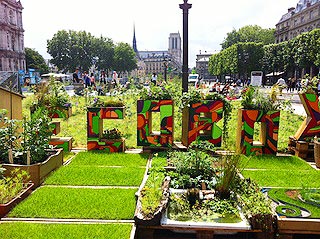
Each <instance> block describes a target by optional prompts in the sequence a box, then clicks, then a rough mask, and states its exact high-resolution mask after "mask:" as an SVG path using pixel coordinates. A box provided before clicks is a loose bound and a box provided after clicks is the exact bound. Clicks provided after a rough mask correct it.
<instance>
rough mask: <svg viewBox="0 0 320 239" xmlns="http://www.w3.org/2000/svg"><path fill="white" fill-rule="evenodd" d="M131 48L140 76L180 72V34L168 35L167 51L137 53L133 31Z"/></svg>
mask: <svg viewBox="0 0 320 239" xmlns="http://www.w3.org/2000/svg"><path fill="white" fill-rule="evenodd" d="M132 47H133V50H134V51H135V53H136V56H137V59H138V67H139V69H138V71H139V72H140V75H150V74H153V73H156V74H165V71H167V72H169V73H170V72H171V73H179V72H181V67H182V59H181V56H182V49H181V37H180V33H170V35H169V44H168V50H163V51H139V50H138V48H137V42H136V34H135V30H134V34H133V43H132Z"/></svg>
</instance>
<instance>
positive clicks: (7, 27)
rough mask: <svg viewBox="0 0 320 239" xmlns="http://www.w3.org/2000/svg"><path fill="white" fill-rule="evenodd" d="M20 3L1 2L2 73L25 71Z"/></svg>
mask: <svg viewBox="0 0 320 239" xmlns="http://www.w3.org/2000/svg"><path fill="white" fill-rule="evenodd" d="M22 10H23V7H22V5H21V2H20V1H17V0H0V71H15V72H16V71H18V70H25V65H26V63H25V53H24V30H23V26H22Z"/></svg>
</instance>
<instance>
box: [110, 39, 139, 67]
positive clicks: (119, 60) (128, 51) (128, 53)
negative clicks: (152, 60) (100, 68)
mask: <svg viewBox="0 0 320 239" xmlns="http://www.w3.org/2000/svg"><path fill="white" fill-rule="evenodd" d="M135 55H136V53H135V52H134V50H133V48H132V47H131V46H130V45H129V44H128V43H123V42H120V43H118V44H117V45H116V47H115V50H114V70H116V71H118V72H126V71H132V70H134V69H136V68H137V60H136V58H135Z"/></svg>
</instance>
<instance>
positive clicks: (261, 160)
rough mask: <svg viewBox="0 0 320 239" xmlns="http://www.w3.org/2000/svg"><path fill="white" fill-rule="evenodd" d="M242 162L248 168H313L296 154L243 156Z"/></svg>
mask: <svg viewBox="0 0 320 239" xmlns="http://www.w3.org/2000/svg"><path fill="white" fill-rule="evenodd" d="M242 162H243V163H244V165H245V168H247V169H248V168H250V169H277V170H281V169H284V170H289V169H291V170H313V168H312V167H311V166H310V165H309V164H308V163H307V162H306V161H304V160H302V159H300V158H298V157H295V156H289V157H288V156H271V155H262V156H253V157H246V156H243V157H242Z"/></svg>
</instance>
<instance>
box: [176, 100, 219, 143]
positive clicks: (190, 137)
mask: <svg viewBox="0 0 320 239" xmlns="http://www.w3.org/2000/svg"><path fill="white" fill-rule="evenodd" d="M223 107H224V104H223V101H221V100H216V101H215V100H204V101H201V102H199V103H195V104H192V105H191V106H190V107H187V108H184V109H183V112H182V139H181V141H182V143H183V145H184V146H186V147H188V146H189V145H190V144H191V143H192V142H193V141H195V140H197V139H199V140H207V141H209V142H210V143H212V144H214V145H215V146H217V147H221V142H222V129H221V128H220V127H218V126H217V122H218V121H220V120H221V119H222V114H223Z"/></svg>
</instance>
